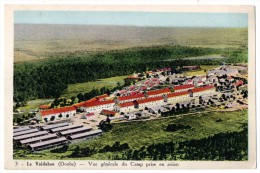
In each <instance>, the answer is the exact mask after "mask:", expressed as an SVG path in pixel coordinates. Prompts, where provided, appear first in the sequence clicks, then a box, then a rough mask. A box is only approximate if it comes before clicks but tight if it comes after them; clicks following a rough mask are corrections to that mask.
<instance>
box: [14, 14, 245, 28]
mask: <svg viewBox="0 0 260 173" xmlns="http://www.w3.org/2000/svg"><path fill="white" fill-rule="evenodd" d="M247 21H248V16H247V13H187V12H183V13H180V12H116V11H113V12H112V11H15V12H14V23H16V24H18V23H25V24H78V25H127V26H156V27H159V26H161V27H240V28H244V27H247V26H248V23H247Z"/></svg>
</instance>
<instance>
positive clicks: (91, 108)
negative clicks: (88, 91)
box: [82, 100, 115, 112]
mask: <svg viewBox="0 0 260 173" xmlns="http://www.w3.org/2000/svg"><path fill="white" fill-rule="evenodd" d="M114 105H115V102H114V100H106V101H95V102H90V103H88V102H86V104H85V105H84V106H82V110H83V111H84V112H97V111H102V110H103V109H107V110H113V106H114Z"/></svg>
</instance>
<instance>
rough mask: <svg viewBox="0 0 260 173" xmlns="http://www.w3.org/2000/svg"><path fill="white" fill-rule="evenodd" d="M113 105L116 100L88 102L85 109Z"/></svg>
mask: <svg viewBox="0 0 260 173" xmlns="http://www.w3.org/2000/svg"><path fill="white" fill-rule="evenodd" d="M112 103H115V102H114V100H105V101H96V102H90V103H88V102H86V104H85V107H95V106H100V105H107V104H112Z"/></svg>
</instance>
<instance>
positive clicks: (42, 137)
mask: <svg viewBox="0 0 260 173" xmlns="http://www.w3.org/2000/svg"><path fill="white" fill-rule="evenodd" d="M55 137H57V135H56V134H48V135H44V136H39V137H35V138H30V139H25V140H21V141H20V142H21V144H28V143H31V142H37V141H40V140H45V139H50V138H55Z"/></svg>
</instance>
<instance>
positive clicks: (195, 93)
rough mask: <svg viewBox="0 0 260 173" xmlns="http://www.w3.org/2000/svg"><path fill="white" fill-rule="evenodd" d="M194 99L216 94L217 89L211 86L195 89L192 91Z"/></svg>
mask: <svg viewBox="0 0 260 173" xmlns="http://www.w3.org/2000/svg"><path fill="white" fill-rule="evenodd" d="M191 92H192V95H193V97H194V96H195V97H196V96H201V95H205V94H211V93H214V92H215V87H214V86H211V85H207V86H203V87H198V88H194V89H192V90H191Z"/></svg>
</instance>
